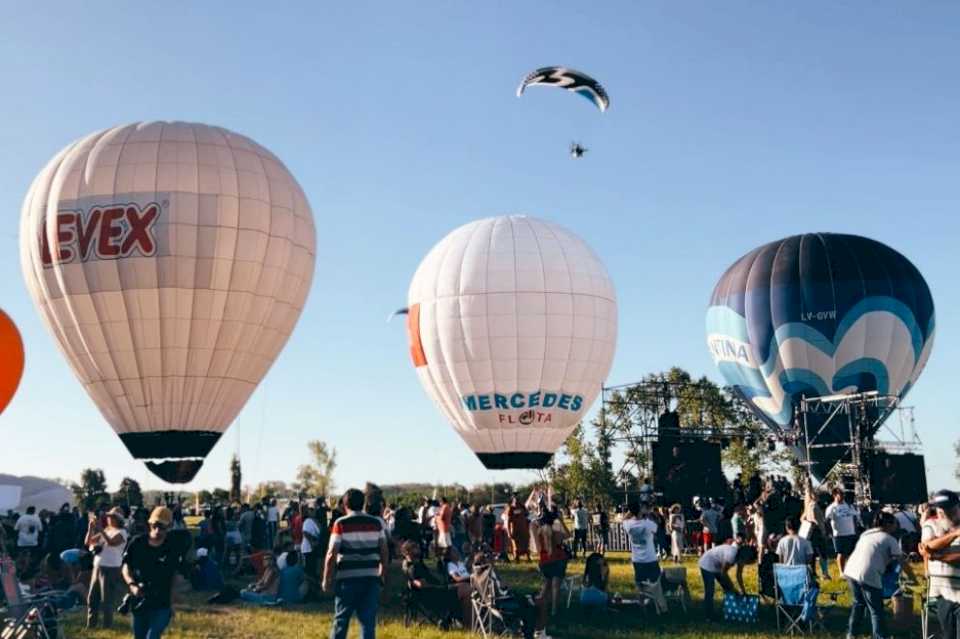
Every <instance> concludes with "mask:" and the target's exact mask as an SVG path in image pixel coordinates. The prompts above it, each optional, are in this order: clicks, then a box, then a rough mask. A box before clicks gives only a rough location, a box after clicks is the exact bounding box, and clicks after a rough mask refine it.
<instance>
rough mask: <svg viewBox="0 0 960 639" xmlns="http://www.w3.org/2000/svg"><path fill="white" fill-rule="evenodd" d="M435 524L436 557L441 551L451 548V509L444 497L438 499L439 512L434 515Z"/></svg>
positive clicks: (441, 553)
mask: <svg viewBox="0 0 960 639" xmlns="http://www.w3.org/2000/svg"><path fill="white" fill-rule="evenodd" d="M435 520H436V523H437V548H438V550H437V555H438V556H442V555H443V550H445V549H447V548H450V547H451V546H453V507H452V506H450V502H449V501H448V500H447V498H446V497H441V498H440V510H439V511H437V515H436V518H435Z"/></svg>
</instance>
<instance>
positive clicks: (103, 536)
mask: <svg viewBox="0 0 960 639" xmlns="http://www.w3.org/2000/svg"><path fill="white" fill-rule="evenodd" d="M84 545H85V546H86V547H87V548H88V549H90V550H91V551H92V552H93V553H95V555H96V556H95V557H94V559H93V575H92V576H91V577H90V591H89V592H88V593H87V628H96V627H97V621H98V619H97V618H98V616H99V613H100V611H101V610H102V611H103V627H104V628H109V627H111V626H112V625H113V611H114V610H115V609H116V607H117V597H118V596H119V595H120V593H121V591H122V587H121V586H122V582H121V576H120V567H121V566H122V565H123V551H124V549H125V548H126V546H127V530H126V528H125V527H124V520H123V511H122V510H120V509H119V508H114V509H113V510H111V511H110V512H108V513H107V526H106V527H105V528H101V526H100V522H99V520H98V519H97V516H96V515H95V514H93V513H90V524H89V526H88V527H87V537H86V539H85V540H84Z"/></svg>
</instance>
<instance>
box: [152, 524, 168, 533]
mask: <svg viewBox="0 0 960 639" xmlns="http://www.w3.org/2000/svg"><path fill="white" fill-rule="evenodd" d="M150 528H152V529H154V530H159V531H163V532H166V530H167V527H166V526H164V525H163V524H150Z"/></svg>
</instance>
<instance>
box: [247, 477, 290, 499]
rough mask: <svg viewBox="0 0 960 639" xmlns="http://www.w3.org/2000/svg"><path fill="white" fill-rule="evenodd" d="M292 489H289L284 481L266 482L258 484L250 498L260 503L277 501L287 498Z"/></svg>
mask: <svg viewBox="0 0 960 639" xmlns="http://www.w3.org/2000/svg"><path fill="white" fill-rule="evenodd" d="M289 492H290V489H289V488H287V484H286V483H285V482H282V481H264V482H260V483H259V484H257V487H256V488H254V489H253V490H252V491H251V493H250V497H251V500H252V501H255V502H259V501H263V500H264V499H276V498H277V497H286V496H287V495H288V493H289Z"/></svg>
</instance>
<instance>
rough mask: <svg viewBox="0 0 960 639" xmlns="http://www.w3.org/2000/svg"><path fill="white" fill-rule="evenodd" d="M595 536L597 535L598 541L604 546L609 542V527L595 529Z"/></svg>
mask: <svg viewBox="0 0 960 639" xmlns="http://www.w3.org/2000/svg"><path fill="white" fill-rule="evenodd" d="M597 536H598V537H599V541H600V543H602V544H603V545H604V546H606V545H607V544H609V543H610V529H609V528H599V529H598V530H597Z"/></svg>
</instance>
